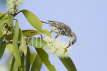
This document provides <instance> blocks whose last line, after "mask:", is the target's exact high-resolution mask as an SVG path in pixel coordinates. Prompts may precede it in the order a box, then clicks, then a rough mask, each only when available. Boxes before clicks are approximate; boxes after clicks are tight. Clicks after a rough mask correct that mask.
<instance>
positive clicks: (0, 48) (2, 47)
mask: <svg viewBox="0 0 107 71" xmlns="http://www.w3.org/2000/svg"><path fill="white" fill-rule="evenodd" d="M3 40H4V36H2V37H1V38H0V58H1V57H2V56H3V54H4V51H5V47H6V43H4V41H3Z"/></svg>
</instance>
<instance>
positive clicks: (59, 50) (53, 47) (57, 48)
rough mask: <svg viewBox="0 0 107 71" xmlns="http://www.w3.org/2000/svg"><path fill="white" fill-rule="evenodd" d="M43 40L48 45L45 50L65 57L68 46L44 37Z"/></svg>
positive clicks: (62, 42)
mask: <svg viewBox="0 0 107 71" xmlns="http://www.w3.org/2000/svg"><path fill="white" fill-rule="evenodd" d="M44 40H45V41H46V42H47V43H48V45H47V47H46V48H45V49H46V50H47V51H48V52H50V53H52V54H54V55H56V56H59V57H67V55H68V50H69V48H66V47H67V45H68V44H67V43H65V42H64V41H62V40H59V39H54V38H51V37H44Z"/></svg>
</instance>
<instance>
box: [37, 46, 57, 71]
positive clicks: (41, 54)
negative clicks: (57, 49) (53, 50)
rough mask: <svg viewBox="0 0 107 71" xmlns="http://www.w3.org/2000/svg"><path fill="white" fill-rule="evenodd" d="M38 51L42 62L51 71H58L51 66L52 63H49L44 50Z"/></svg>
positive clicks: (38, 49) (39, 49)
mask: <svg viewBox="0 0 107 71" xmlns="http://www.w3.org/2000/svg"><path fill="white" fill-rule="evenodd" d="M36 51H37V53H38V55H39V57H40V58H41V60H42V62H43V63H44V64H45V65H46V67H47V68H48V69H49V71H57V70H56V69H55V67H54V66H53V65H52V64H51V62H50V61H49V57H48V54H47V53H46V52H45V51H44V50H43V49H42V48H37V49H36Z"/></svg>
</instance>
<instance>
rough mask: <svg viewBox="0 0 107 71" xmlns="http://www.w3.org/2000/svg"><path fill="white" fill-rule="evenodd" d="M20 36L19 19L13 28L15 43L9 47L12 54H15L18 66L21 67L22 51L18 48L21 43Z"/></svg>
mask: <svg viewBox="0 0 107 71" xmlns="http://www.w3.org/2000/svg"><path fill="white" fill-rule="evenodd" d="M18 38H19V24H18V21H16V24H15V26H14V29H13V44H8V45H7V47H8V48H9V50H10V52H11V54H12V55H13V56H14V58H15V63H16V64H17V67H20V66H21V58H20V52H19V49H18V43H19V42H18Z"/></svg>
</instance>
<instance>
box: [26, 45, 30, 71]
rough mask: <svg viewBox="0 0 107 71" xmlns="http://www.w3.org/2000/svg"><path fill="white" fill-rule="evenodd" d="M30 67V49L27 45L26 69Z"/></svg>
mask: <svg viewBox="0 0 107 71" xmlns="http://www.w3.org/2000/svg"><path fill="white" fill-rule="evenodd" d="M29 69H30V49H29V47H27V55H26V71H29Z"/></svg>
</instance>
